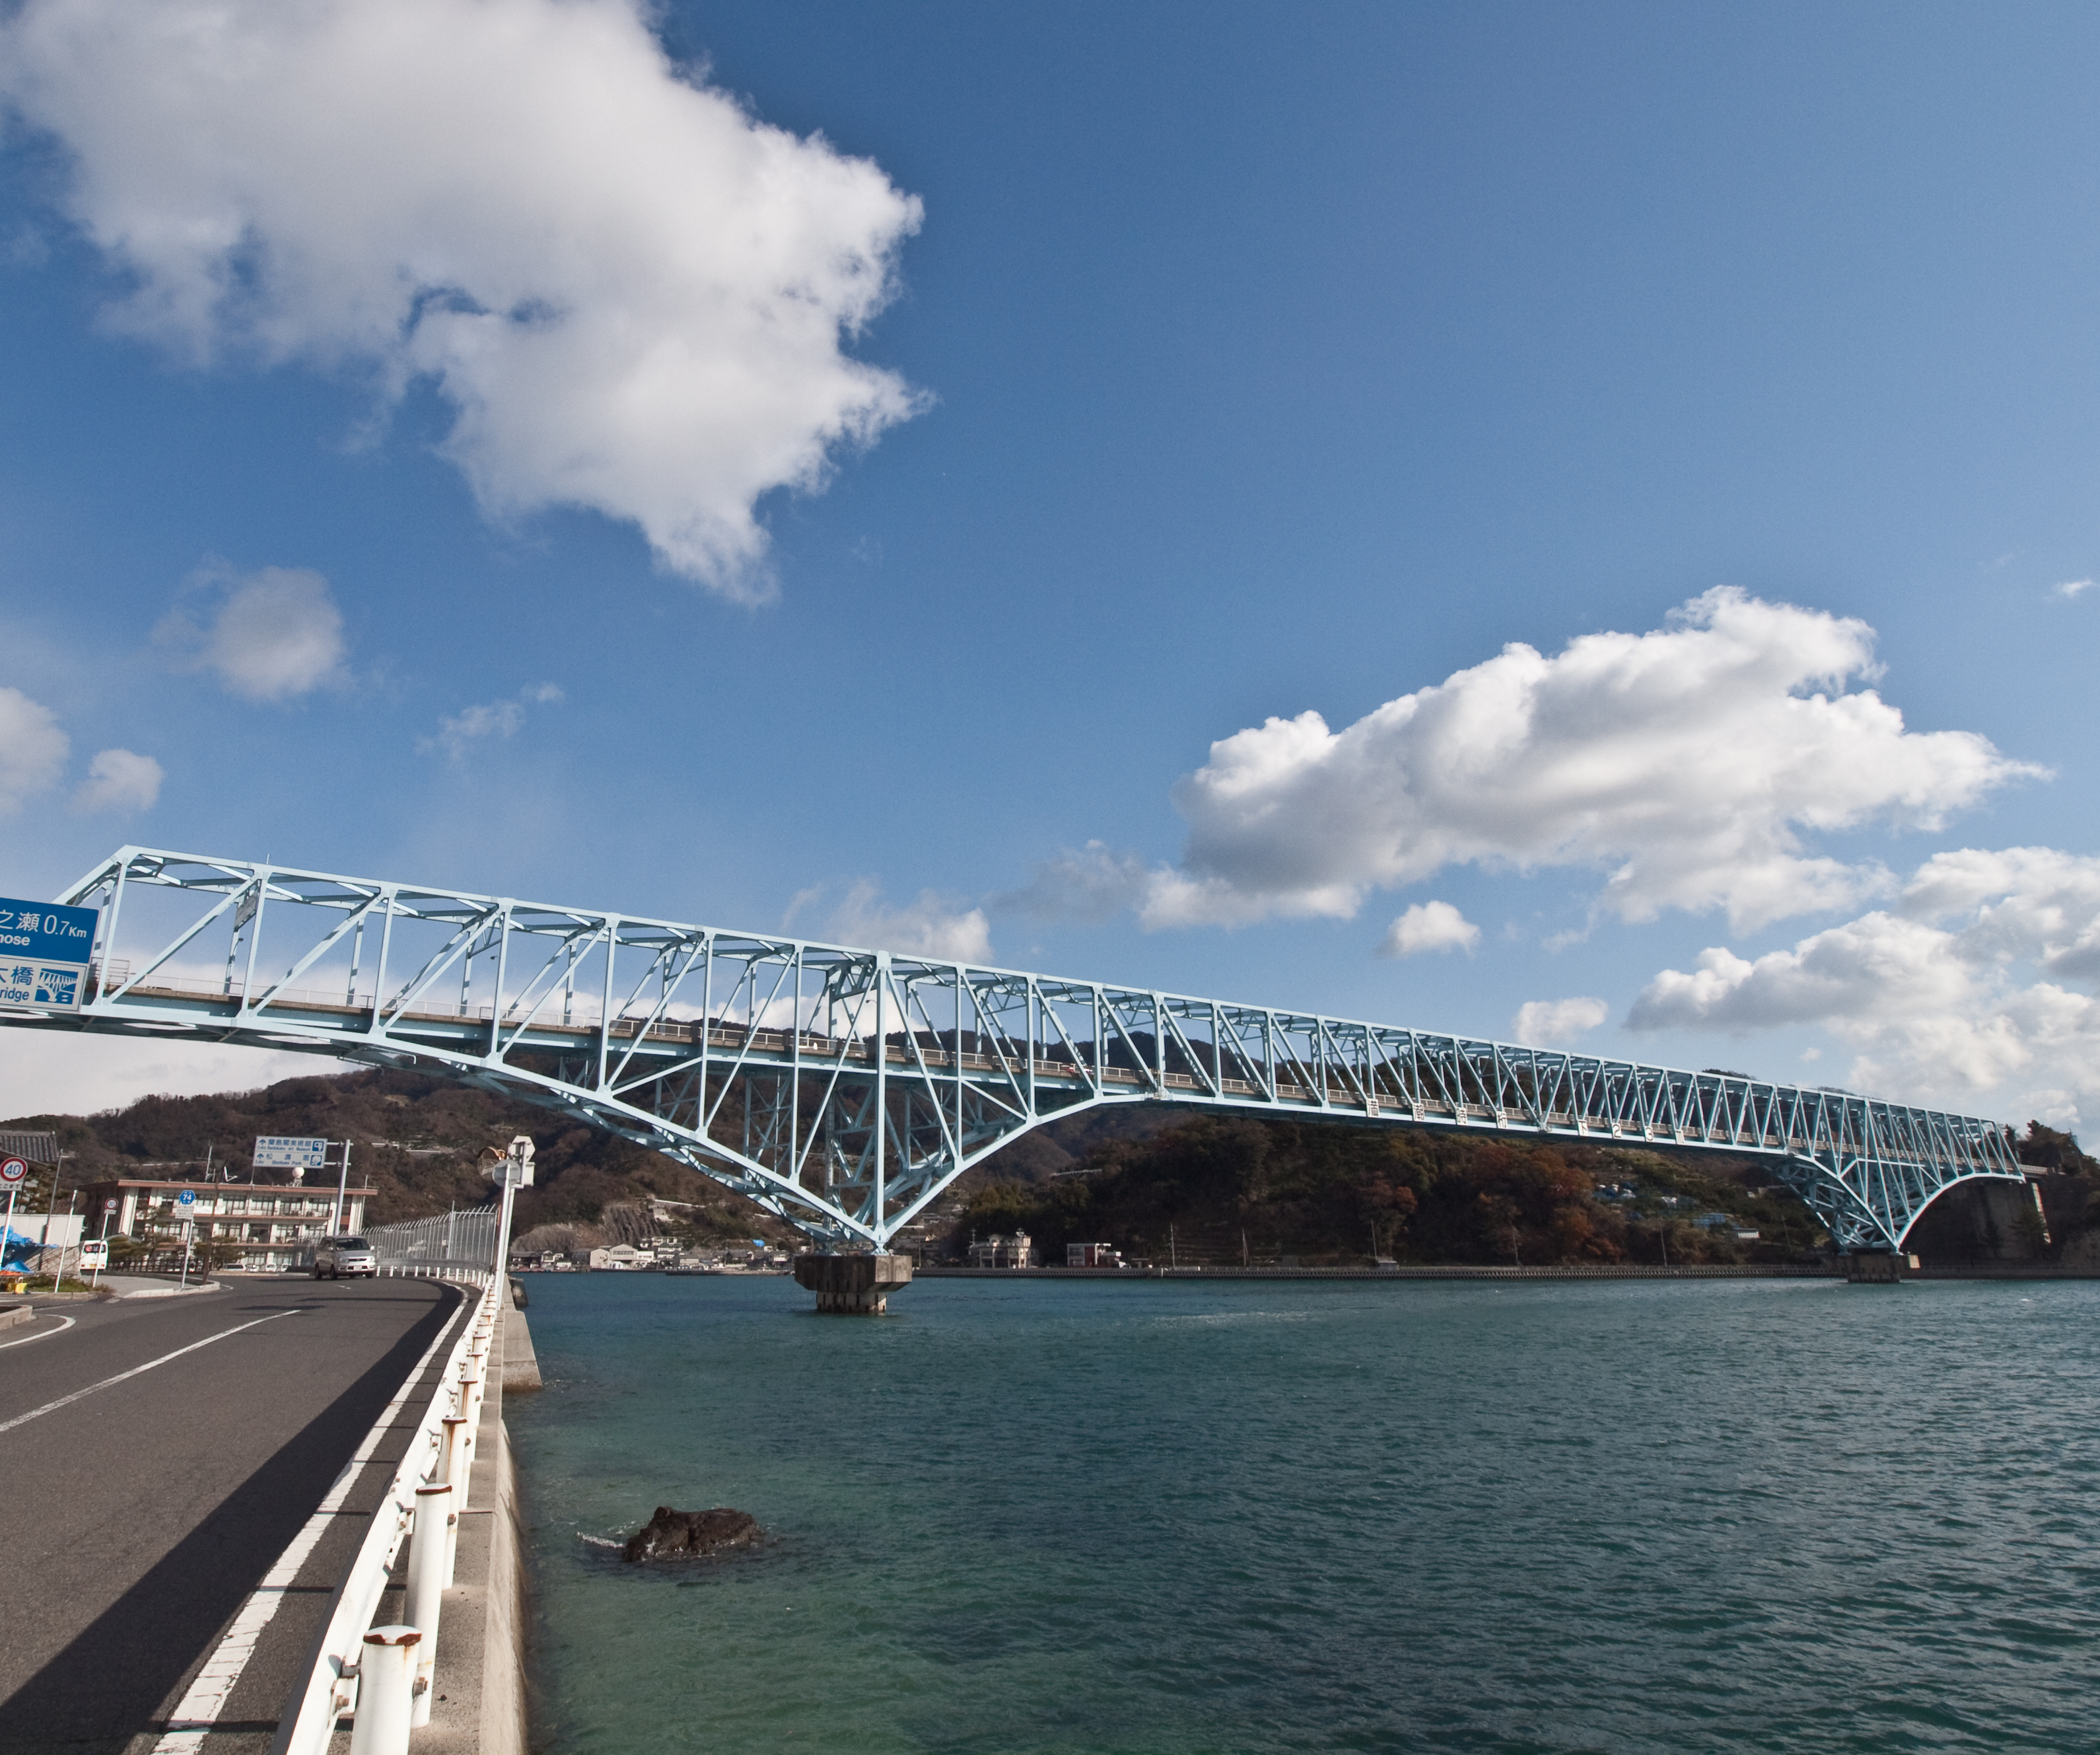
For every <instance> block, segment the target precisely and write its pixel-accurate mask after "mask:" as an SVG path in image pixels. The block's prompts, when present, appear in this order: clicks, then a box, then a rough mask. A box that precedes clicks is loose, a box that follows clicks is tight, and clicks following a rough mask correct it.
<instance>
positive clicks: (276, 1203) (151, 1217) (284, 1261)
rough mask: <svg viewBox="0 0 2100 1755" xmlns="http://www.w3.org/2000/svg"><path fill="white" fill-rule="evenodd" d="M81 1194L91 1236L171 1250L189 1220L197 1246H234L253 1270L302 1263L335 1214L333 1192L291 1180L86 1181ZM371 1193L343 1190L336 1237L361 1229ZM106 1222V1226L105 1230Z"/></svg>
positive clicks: (177, 1244) (243, 1265) (178, 1243)
mask: <svg viewBox="0 0 2100 1755" xmlns="http://www.w3.org/2000/svg"><path fill="white" fill-rule="evenodd" d="M185 1189H187V1190H188V1191H189V1192H190V1193H192V1195H194V1196H196V1200H194V1201H193V1202H192V1204H191V1205H188V1206H184V1205H182V1200H181V1196H182V1194H183V1191H184V1190H185ZM372 1194H373V1190H372V1189H371V1188H370V1187H353V1188H347V1189H346V1190H344V1191H343V1216H342V1225H341V1227H340V1230H341V1231H342V1232H344V1233H346V1234H348V1233H355V1232H357V1231H362V1230H364V1204H365V1202H366V1201H367V1200H370V1199H371V1197H372ZM82 1195H83V1196H84V1198H83V1200H82V1203H81V1204H82V1207H83V1209H85V1214H84V1216H85V1218H86V1226H87V1234H88V1235H89V1236H93V1237H99V1236H104V1235H107V1236H109V1237H111V1238H117V1237H129V1238H130V1239H132V1240H134V1241H135V1242H137V1243H142V1244H146V1245H147V1246H148V1248H150V1249H156V1250H174V1249H180V1248H181V1247H182V1241H183V1226H184V1225H185V1224H187V1223H192V1222H193V1223H194V1224H195V1225H196V1242H197V1243H198V1244H199V1245H200V1246H201V1245H202V1244H207V1243H215V1244H223V1245H227V1246H230V1247H232V1248H234V1249H239V1250H240V1261H239V1262H238V1263H237V1266H238V1267H240V1268H241V1269H242V1270H244V1271H248V1272H251V1273H266V1272H269V1271H273V1270H275V1271H284V1270H285V1269H288V1268H297V1267H306V1266H307V1265H308V1264H309V1263H310V1262H311V1260H312V1252H313V1247H314V1244H315V1243H316V1242H317V1241H319V1240H320V1238H321V1237H322V1236H324V1235H325V1234H326V1232H327V1231H328V1228H329V1215H330V1214H331V1213H333V1212H334V1211H335V1190H334V1189H333V1188H324V1187H320V1186H318V1185H316V1186H315V1187H311V1188H309V1187H304V1186H302V1185H301V1184H299V1183H252V1182H251V1183H195V1182H160V1181H156V1180H151V1179H148V1178H131V1177H117V1178H111V1179H108V1180H105V1181H103V1182H99V1183H90V1185H89V1186H88V1187H86V1188H85V1189H83V1190H82ZM107 1201H114V1202H116V1205H115V1207H114V1208H113V1209H111V1210H109V1211H108V1213H104V1203H105V1202H107ZM105 1217H106V1218H108V1222H109V1223H108V1231H107V1232H106V1233H105V1231H104V1228H103V1220H104V1218H105Z"/></svg>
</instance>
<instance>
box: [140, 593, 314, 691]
mask: <svg viewBox="0 0 2100 1755" xmlns="http://www.w3.org/2000/svg"><path fill="white" fill-rule="evenodd" d="M191 585H192V589H194V590H206V591H210V592H212V593H214V594H215V595H216V599H217V601H216V603H214V604H213V605H212V606H211V607H210V608H209V609H208V610H206V611H205V612H204V614H203V615H202V617H201V618H200V617H197V616H196V615H193V614H192V612H190V611H189V610H187V609H177V610H174V611H172V612H170V613H169V615H168V616H167V617H165V619H164V620H163V621H161V625H160V626H159V627H158V628H157V629H156V630H154V634H153V639H154V641H155V643H157V645H159V646H161V648H163V649H164V650H165V651H168V652H172V653H173V654H174V655H175V656H176V658H177V660H178V661H179V662H180V663H183V664H184V665H187V666H188V668H190V669H192V670H210V671H213V672H214V673H216V674H217V675H218V680H219V683H220V684H221V686H222V687H224V688H225V689H226V690H227V692H229V693H232V694H235V695H238V696H241V698H242V699H244V700H246V701H292V700H295V699H296V698H298V696H301V695H307V694H311V693H312V692H313V691H314V690H315V689H317V688H320V687H322V686H323V685H324V684H328V683H340V682H341V681H342V679H343V673H342V659H343V652H344V646H343V638H342V612H341V611H340V610H338V609H337V608H336V606H335V599H334V598H333V596H332V595H330V594H329V582H328V581H327V580H326V579H324V578H323V577H321V576H320V574H319V573H317V572H313V571H312V570H311V568H305V567H265V568H262V570H261V571H259V572H251V573H248V574H246V575H245V576H236V575H234V574H232V573H229V572H224V571H222V570H220V569H218V568H206V569H205V570H204V571H202V572H199V573H198V574H197V575H196V577H195V578H194V579H193V580H192V581H191Z"/></svg>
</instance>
